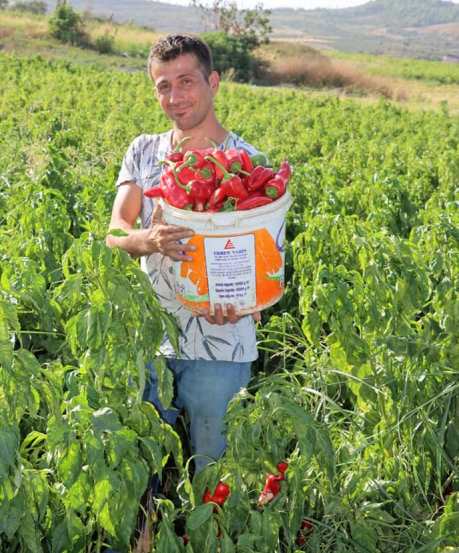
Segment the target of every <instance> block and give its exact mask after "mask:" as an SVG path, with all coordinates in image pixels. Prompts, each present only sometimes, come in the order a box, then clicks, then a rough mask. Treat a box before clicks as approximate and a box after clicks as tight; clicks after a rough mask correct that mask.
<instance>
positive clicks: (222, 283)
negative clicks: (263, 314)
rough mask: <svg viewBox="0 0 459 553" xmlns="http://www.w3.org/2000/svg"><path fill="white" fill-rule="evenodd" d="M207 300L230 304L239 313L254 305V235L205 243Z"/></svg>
mask: <svg viewBox="0 0 459 553" xmlns="http://www.w3.org/2000/svg"><path fill="white" fill-rule="evenodd" d="M204 247H205V255H206V267H207V279H208V283H209V300H210V304H211V310H212V311H213V309H212V307H213V306H214V305H215V304H216V303H220V304H222V305H224V304H226V303H231V304H233V305H235V306H237V307H239V308H240V309H251V308H253V307H255V306H256V304H257V297H256V276H255V237H254V235H253V234H244V235H240V236H231V237H228V236H225V237H215V238H214V237H211V238H209V237H206V238H205V239H204Z"/></svg>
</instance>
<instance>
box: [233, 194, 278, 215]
mask: <svg viewBox="0 0 459 553" xmlns="http://www.w3.org/2000/svg"><path fill="white" fill-rule="evenodd" d="M272 201H273V200H272V198H268V197H267V196H261V195H260V194H256V195H253V196H249V197H248V198H246V199H245V200H242V201H240V202H238V203H237V206H236V207H237V209H238V210H240V211H245V210H246V209H255V208H256V207H262V206H263V205H268V204H270V203H272Z"/></svg>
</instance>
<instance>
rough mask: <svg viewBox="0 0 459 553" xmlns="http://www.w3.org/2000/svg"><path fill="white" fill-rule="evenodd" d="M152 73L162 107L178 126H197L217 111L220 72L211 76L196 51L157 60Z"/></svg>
mask: <svg viewBox="0 0 459 553" xmlns="http://www.w3.org/2000/svg"><path fill="white" fill-rule="evenodd" d="M151 77H152V79H153V82H154V83H155V89H156V96H157V98H158V100H159V103H160V105H161V108H162V109H163V111H164V113H165V114H166V115H167V116H168V117H169V118H170V119H171V120H172V121H173V122H174V124H175V126H176V127H177V128H179V129H181V130H184V131H185V130H191V129H194V128H196V127H198V126H200V125H201V124H202V123H204V122H205V120H206V118H207V117H209V116H210V115H211V114H212V113H213V97H214V96H215V94H216V93H217V90H218V83H219V79H218V74H217V73H216V72H215V71H214V72H212V73H211V74H210V76H209V80H207V79H206V77H205V76H204V74H203V72H202V70H201V67H200V65H199V62H198V59H197V58H196V56H194V55H193V54H182V55H180V56H179V57H177V58H176V59H174V60H170V61H166V62H154V63H153V64H152V65H151Z"/></svg>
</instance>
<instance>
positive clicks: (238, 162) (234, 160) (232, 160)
mask: <svg viewBox="0 0 459 553" xmlns="http://www.w3.org/2000/svg"><path fill="white" fill-rule="evenodd" d="M224 153H225V157H226V167H227V169H228V170H229V171H231V173H239V171H240V170H241V169H242V159H241V156H240V153H239V151H238V150H236V148H230V149H229V150H226V151H225V152H224Z"/></svg>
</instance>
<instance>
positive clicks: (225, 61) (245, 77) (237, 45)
mask: <svg viewBox="0 0 459 553" xmlns="http://www.w3.org/2000/svg"><path fill="white" fill-rule="evenodd" d="M201 36H202V38H203V39H204V40H205V41H206V43H207V44H208V45H209V47H210V49H211V50H212V57H213V60H214V67H215V69H216V70H217V71H218V72H219V73H220V74H226V75H231V77H232V79H234V80H236V81H242V82H247V81H251V80H253V79H254V78H255V76H256V73H257V69H258V64H259V62H258V60H257V59H256V58H255V57H254V56H253V55H252V53H251V45H250V44H249V43H248V42H247V41H246V40H244V39H243V38H241V37H234V36H230V35H227V34H226V33H224V32H222V31H217V32H210V33H202V35H201Z"/></svg>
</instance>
